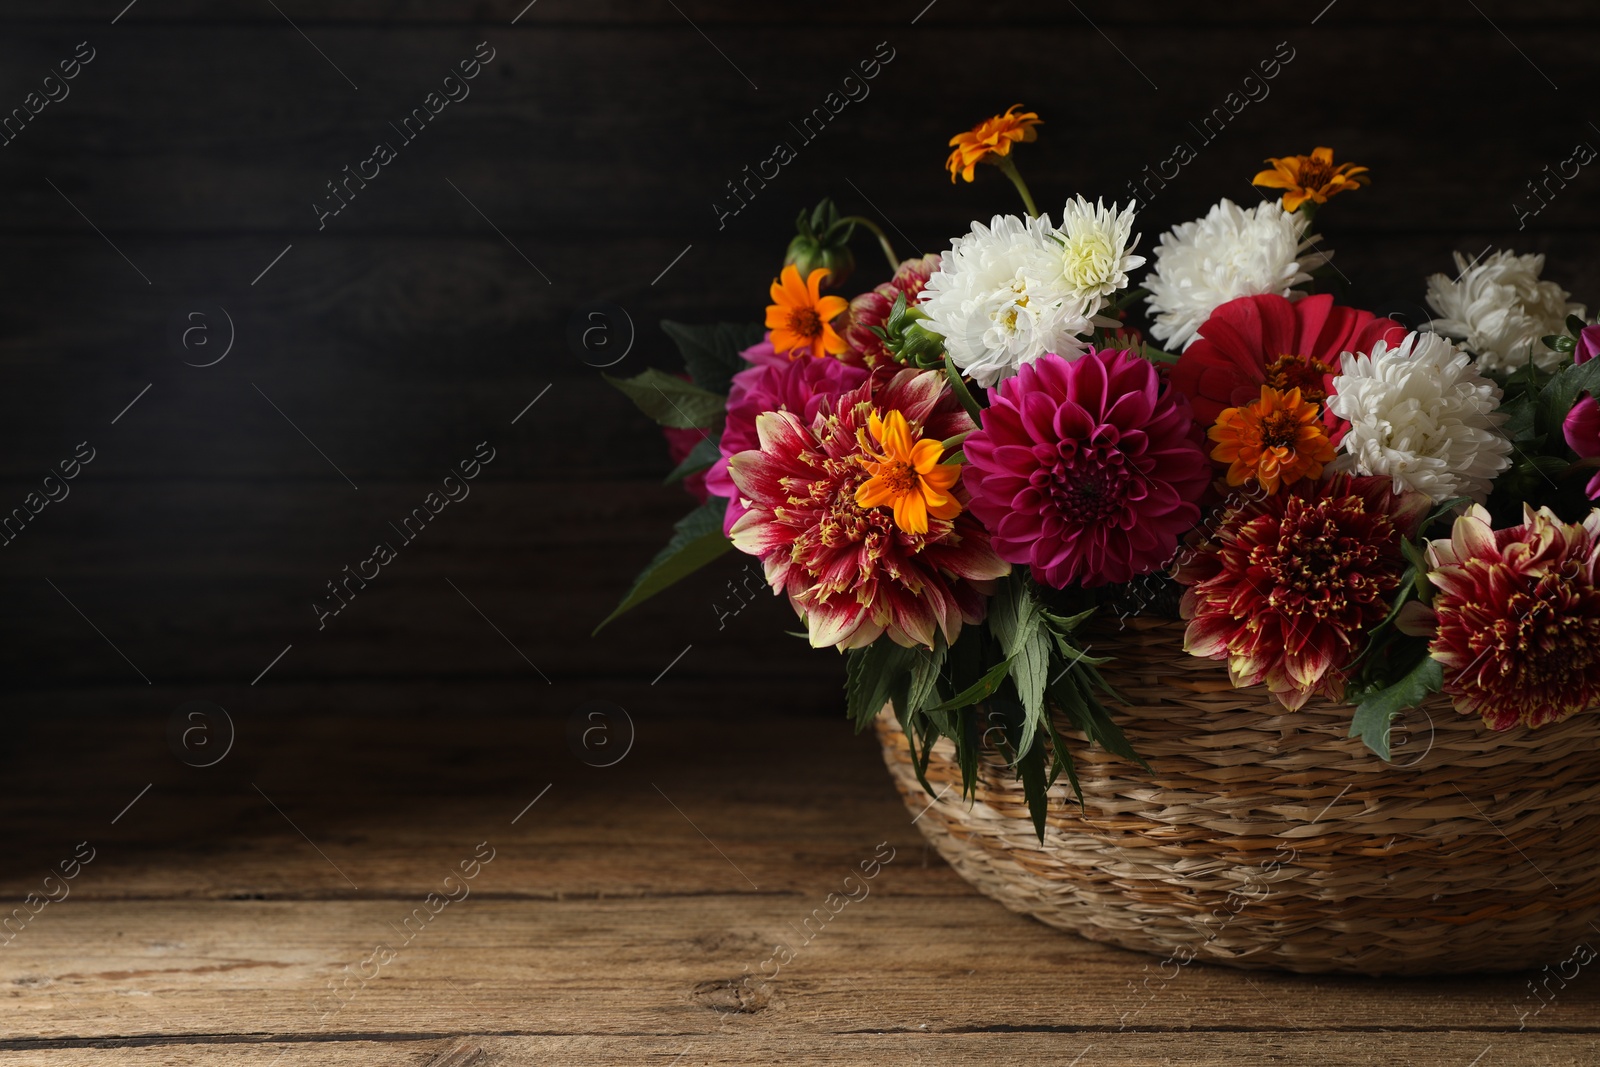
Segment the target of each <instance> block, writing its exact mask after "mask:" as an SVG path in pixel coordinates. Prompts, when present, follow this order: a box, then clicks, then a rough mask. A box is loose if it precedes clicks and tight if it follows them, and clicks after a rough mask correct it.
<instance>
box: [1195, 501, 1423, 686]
mask: <svg viewBox="0 0 1600 1067" xmlns="http://www.w3.org/2000/svg"><path fill="white" fill-rule="evenodd" d="M1431 506H1432V503H1431V501H1430V500H1429V498H1428V497H1427V495H1426V494H1424V493H1416V492H1406V493H1402V494H1396V493H1395V492H1394V491H1393V479H1391V478H1350V477H1346V476H1344V475H1336V476H1335V477H1333V478H1332V479H1330V480H1328V481H1321V482H1314V481H1309V480H1306V481H1300V482H1297V483H1295V484H1294V485H1293V486H1290V487H1288V488H1287V489H1285V490H1284V491H1283V492H1280V493H1277V494H1274V495H1272V496H1267V497H1262V498H1259V499H1253V500H1248V501H1246V502H1244V503H1241V504H1237V505H1235V506H1233V507H1231V508H1229V509H1228V510H1227V511H1225V512H1224V513H1223V515H1222V519H1221V522H1220V524H1219V525H1218V527H1217V529H1216V532H1215V533H1214V534H1213V535H1212V537H1211V538H1210V539H1209V540H1206V541H1203V542H1202V543H1200V544H1199V545H1198V546H1196V549H1195V551H1194V553H1193V554H1192V555H1191V556H1190V557H1189V558H1188V559H1187V560H1185V561H1184V563H1183V564H1182V565H1181V566H1180V567H1179V568H1178V573H1177V575H1176V577H1177V579H1178V581H1180V582H1182V583H1183V584H1185V585H1187V586H1189V589H1187V590H1186V591H1185V592H1184V594H1183V602H1182V604H1181V605H1180V610H1181V613H1182V615H1183V617H1184V618H1185V619H1188V620H1189V628H1188V630H1187V632H1186V633H1185V634H1184V648H1185V650H1187V651H1188V652H1189V653H1191V654H1192V655H1196V656H1202V657H1207V658H1210V659H1226V660H1227V661H1228V676H1229V677H1230V678H1231V679H1232V681H1233V684H1234V685H1235V686H1246V685H1257V684H1260V683H1265V684H1266V686H1267V688H1268V689H1269V690H1271V691H1272V695H1273V696H1275V697H1277V698H1278V702H1279V703H1281V704H1282V705H1283V706H1284V707H1285V708H1287V709H1288V710H1290V711H1294V710H1296V709H1297V708H1299V707H1300V706H1301V705H1302V704H1304V703H1305V702H1306V700H1307V699H1309V698H1310V697H1311V695H1312V694H1313V693H1321V694H1322V695H1324V696H1326V697H1328V698H1329V699H1330V700H1338V699H1340V698H1341V697H1342V696H1343V695H1344V676H1343V670H1344V668H1345V667H1347V666H1348V665H1349V664H1350V661H1351V660H1352V659H1354V658H1355V655H1356V653H1357V652H1358V651H1360V649H1361V647H1362V645H1363V643H1364V642H1365V641H1366V631H1367V629H1368V628H1369V627H1371V626H1373V625H1375V624H1376V623H1378V622H1379V621H1381V620H1382V619H1383V618H1384V616H1385V615H1386V614H1388V611H1389V603H1390V601H1391V599H1392V598H1393V596H1394V592H1395V590H1396V589H1398V588H1399V586H1400V579H1401V576H1402V575H1403V573H1404V572H1405V569H1406V560H1405V556H1404V555H1402V554H1401V552H1400V538H1401V537H1408V538H1409V537H1415V536H1416V535H1417V532H1418V528H1419V527H1420V526H1421V524H1422V520H1423V517H1424V516H1425V515H1426V514H1427V512H1428V509H1429V508H1430V507H1431Z"/></svg>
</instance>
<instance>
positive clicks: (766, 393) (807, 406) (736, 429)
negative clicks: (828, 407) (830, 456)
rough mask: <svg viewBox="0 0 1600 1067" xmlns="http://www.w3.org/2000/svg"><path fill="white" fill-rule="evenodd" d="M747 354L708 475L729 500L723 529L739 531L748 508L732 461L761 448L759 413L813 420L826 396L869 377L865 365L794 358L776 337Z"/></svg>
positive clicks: (732, 389) (709, 482)
mask: <svg viewBox="0 0 1600 1067" xmlns="http://www.w3.org/2000/svg"><path fill="white" fill-rule="evenodd" d="M742 354H743V356H744V358H745V359H746V360H747V361H749V362H750V363H751V364H752V366H750V367H749V368H748V369H747V370H742V371H740V372H739V373H738V374H735V375H734V376H733V384H732V386H731V387H730V388H729V390H728V417H727V420H726V422H725V423H724V425H723V428H722V440H721V441H720V442H719V451H721V453H722V455H721V457H720V458H719V459H718V460H717V461H716V462H715V463H714V464H712V465H711V469H710V470H708V471H706V477H705V485H706V487H707V488H708V489H709V490H710V491H711V492H712V493H715V494H716V495H717V496H722V497H727V498H728V511H727V514H726V515H724V516H723V520H722V532H723V533H728V532H729V531H731V530H732V529H733V524H734V523H735V522H737V521H738V519H739V516H741V515H743V514H744V510H745V509H744V504H743V502H742V501H741V500H740V497H739V488H738V486H736V485H734V484H733V478H732V477H731V476H730V475H729V474H728V460H729V459H731V458H732V457H733V456H736V455H738V454H739V453H740V452H744V451H747V450H749V449H752V448H759V447H760V446H761V442H760V439H759V438H758V437H757V436H756V419H757V417H759V416H760V415H761V414H762V413H764V412H768V411H792V412H794V413H795V414H797V415H799V416H800V419H801V421H802V422H804V423H807V424H809V423H810V422H811V420H812V418H813V417H814V416H815V415H816V413H817V409H818V408H819V407H820V406H821V404H822V402H823V401H824V400H832V399H835V398H837V397H838V396H839V395H840V394H841V393H844V392H847V391H848V390H851V389H854V388H855V387H856V386H858V385H860V384H861V383H862V382H864V381H866V379H867V372H866V371H865V370H864V369H863V368H861V367H853V366H850V365H848V364H845V363H841V362H840V361H839V360H837V359H831V358H829V359H812V358H810V357H806V358H801V359H790V358H789V357H788V356H785V355H782V354H780V353H779V352H777V351H776V350H775V349H774V348H773V347H772V340H771V336H770V335H769V336H768V337H767V338H766V339H764V340H763V341H762V342H761V343H760V344H758V345H752V346H750V347H749V348H747V349H745V350H744V352H743V353H742Z"/></svg>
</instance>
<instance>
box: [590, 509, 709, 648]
mask: <svg viewBox="0 0 1600 1067" xmlns="http://www.w3.org/2000/svg"><path fill="white" fill-rule="evenodd" d="M727 510H728V502H727V501H726V500H725V499H723V498H722V497H719V496H714V497H712V498H711V499H710V500H707V501H706V502H705V503H704V504H701V505H700V506H699V507H698V508H695V509H694V510H693V511H691V512H689V514H687V515H685V516H684V517H683V518H681V519H679V520H678V523H677V525H676V526H674V527H673V532H672V540H670V541H668V542H667V547H665V548H663V549H662V550H661V551H660V552H658V553H656V557H655V559H652V560H651V561H650V563H649V564H648V565H647V566H646V567H645V569H644V570H643V571H641V572H640V573H639V577H637V578H635V579H634V580H633V586H632V587H631V588H630V589H629V590H628V593H627V595H626V596H624V597H623V598H622V603H620V604H618V605H617V606H616V608H614V609H613V610H612V612H611V614H610V615H607V616H606V617H605V618H604V619H602V620H600V625H599V626H596V627H595V628H594V633H596V634H597V633H599V632H600V630H601V628H602V627H604V626H605V625H606V623H608V622H610V621H611V620H612V619H614V618H616V617H617V616H618V615H621V614H622V613H623V612H625V611H627V610H629V609H630V608H632V607H635V606H636V605H638V604H641V603H643V602H644V601H646V600H649V599H650V598H651V597H653V596H655V595H656V594H657V593H659V592H661V590H663V589H665V588H667V587H668V586H670V585H672V584H673V583H674V582H676V581H678V580H679V579H680V578H683V577H685V576H686V575H689V574H693V573H694V572H695V571H697V570H699V569H700V568H701V567H704V566H705V565H706V564H707V563H710V562H711V561H712V560H714V559H716V558H717V557H718V556H720V555H722V554H723V553H725V552H727V551H729V550H730V549H732V548H733V542H732V541H729V540H728V538H727V536H726V535H725V534H724V533H723V532H722V518H723V515H724V514H725V513H726V512H727ZM590 636H591V637H592V636H593V634H591V635H590Z"/></svg>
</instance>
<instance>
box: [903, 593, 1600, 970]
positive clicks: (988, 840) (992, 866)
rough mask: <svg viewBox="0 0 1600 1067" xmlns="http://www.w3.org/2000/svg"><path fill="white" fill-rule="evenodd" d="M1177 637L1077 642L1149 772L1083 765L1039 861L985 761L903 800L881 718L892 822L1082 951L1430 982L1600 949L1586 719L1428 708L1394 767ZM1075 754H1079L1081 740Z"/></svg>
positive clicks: (1334, 720) (1146, 633) (1398, 750)
mask: <svg viewBox="0 0 1600 1067" xmlns="http://www.w3.org/2000/svg"><path fill="white" fill-rule="evenodd" d="M1182 627H1183V624H1182V623H1179V622H1176V621H1171V620H1162V619H1130V620H1128V625H1127V628H1126V629H1123V630H1120V631H1117V632H1110V631H1109V630H1103V631H1102V632H1100V633H1096V634H1092V635H1090V640H1091V642H1092V647H1093V650H1094V652H1095V654H1096V655H1102V654H1110V655H1112V656H1115V657H1116V659H1115V661H1114V662H1113V663H1111V664H1108V665H1107V666H1106V667H1105V668H1104V673H1105V676H1106V680H1107V681H1108V682H1109V683H1110V684H1111V686H1112V687H1113V688H1115V689H1116V690H1117V691H1118V693H1120V694H1121V696H1122V697H1123V698H1124V699H1125V700H1127V701H1128V702H1129V704H1130V705H1131V706H1127V707H1124V706H1121V705H1114V706H1113V711H1114V713H1115V714H1116V716H1117V719H1118V722H1119V723H1120V724H1121V726H1122V728H1123V730H1124V731H1125V732H1126V733H1127V735H1128V738H1129V739H1130V740H1131V741H1132V743H1133V745H1134V748H1135V749H1136V750H1137V751H1138V752H1139V753H1140V754H1141V755H1143V756H1144V757H1145V759H1147V760H1148V761H1149V763H1150V766H1151V767H1152V768H1153V769H1154V772H1155V773H1154V774H1153V775H1150V774H1146V773H1145V772H1144V771H1142V770H1141V769H1140V768H1139V767H1137V766H1134V765H1132V764H1129V763H1128V762H1126V761H1124V760H1121V759H1119V758H1117V757H1115V756H1112V755H1110V754H1108V753H1105V752H1103V751H1100V750H1098V749H1095V750H1090V749H1088V748H1087V747H1077V749H1076V756H1077V769H1078V775H1079V778H1080V781H1081V782H1082V786H1083V797H1084V806H1083V808H1081V809H1080V808H1079V806H1078V804H1077V803H1076V801H1075V799H1074V798H1073V795H1072V793H1071V788H1070V786H1069V785H1068V784H1067V783H1066V781H1065V780H1062V781H1060V782H1058V783H1057V784H1056V785H1055V786H1054V787H1053V788H1052V789H1051V797H1050V813H1049V822H1048V825H1047V828H1046V834H1045V841H1044V844H1043V845H1041V844H1040V843H1039V840H1038V838H1037V836H1036V835H1035V833H1034V829H1033V824H1032V822H1031V821H1030V819H1029V817H1028V808H1027V803H1026V801H1025V800H1024V797H1023V793H1022V788H1021V785H1020V784H1019V783H1018V782H1017V781H1016V780H1015V779H1014V777H1013V776H1012V774H1011V772H1010V771H1009V770H1007V769H1006V768H1005V766H1004V764H1003V762H1002V760H1001V758H1000V757H999V756H998V755H996V754H995V753H993V752H991V751H986V752H985V753H984V756H983V761H982V765H981V768H980V782H979V785H978V788H977V795H976V798H975V799H974V800H973V801H972V802H971V803H970V804H969V803H968V802H967V801H965V800H964V799H962V795H961V786H960V782H961V775H960V770H959V768H958V767H957V765H956V763H955V760H954V753H953V750H952V748H951V746H950V743H949V742H948V741H941V742H939V744H938V745H937V746H935V748H934V751H933V755H932V759H931V761H930V764H929V767H928V772H927V773H928V780H929V782H930V784H932V786H933V788H934V791H935V792H936V793H937V794H938V795H939V798H940V799H937V800H934V799H933V798H931V797H929V796H928V794H927V793H926V792H925V791H924V790H923V788H922V786H921V785H920V784H919V783H918V782H917V779H916V776H915V774H914V773H913V769H912V766H911V763H910V754H909V751H908V748H907V745H906V739H905V735H904V734H903V733H901V731H900V728H899V725H898V724H897V723H896V722H895V720H894V718H893V717H892V716H891V715H890V714H888V712H887V710H886V711H885V712H884V713H883V714H880V715H879V717H878V721H877V728H878V736H879V739H880V740H881V741H882V743H883V752H884V761H885V762H886V763H887V764H888V766H889V770H890V773H891V774H892V775H893V777H894V779H895V783H896V784H897V785H898V786H899V788H900V793H901V796H902V797H903V798H904V800H905V803H906V807H907V808H908V809H909V810H910V811H912V812H913V813H917V812H922V813H923V814H921V815H920V816H919V817H918V818H917V820H916V824H917V825H918V826H919V827H921V829H922V832H923V834H924V835H926V836H927V838H928V839H929V841H931V842H932V843H933V844H934V846H935V847H937V848H938V850H939V852H940V854H941V855H943V856H944V858H945V859H946V860H948V861H949V862H950V864H951V866H953V867H954V868H955V869H956V870H957V871H958V872H959V873H960V874H961V876H962V877H963V878H965V879H967V880H968V881H969V882H971V883H972V884H973V885H975V886H977V887H978V889H980V890H982V891H983V892H984V893H986V894H988V895H989V896H991V897H993V898H994V899H996V900H998V901H999V902H1000V903H1002V904H1004V905H1005V906H1006V907H1008V908H1010V909H1012V910H1013V911H1018V912H1022V913H1024V914H1027V915H1032V916H1033V917H1035V918H1037V919H1039V920H1041V921H1043V922H1045V923H1048V924H1050V925H1051V926H1056V927H1060V928H1062V929H1065V930H1071V931H1073V932H1075V933H1078V934H1081V935H1083V936H1084V937H1088V938H1092V939H1093V940H1096V941H1107V942H1110V943H1112V944H1116V945H1121V946H1123V947H1125V948H1130V949H1138V950H1141V951H1144V952H1150V953H1156V954H1159V955H1162V956H1166V957H1168V962H1169V963H1175V964H1182V963H1186V962H1188V961H1189V960H1190V959H1199V960H1204V961H1209V962H1214V963H1223V964H1228V965H1230V966H1234V967H1249V968H1278V969H1282V970H1289V971H1301V972H1313V973H1318V972H1355V973H1365V974H1427V973H1437V972H1445V971H1460V970H1482V971H1489V970H1513V969H1519V968H1524V967H1530V966H1533V967H1537V966H1540V965H1542V964H1547V963H1554V962H1556V961H1559V960H1561V959H1562V958H1564V957H1566V956H1567V955H1569V954H1570V953H1571V951H1572V950H1573V948H1574V946H1575V945H1576V944H1578V943H1579V942H1583V941H1585V940H1590V939H1593V938H1596V937H1600V714H1586V715H1579V716H1575V717H1574V718H1571V719H1568V720H1567V721H1566V722H1562V723H1557V724H1555V725H1553V726H1547V727H1545V728H1543V729H1540V730H1537V731H1530V730H1525V729H1522V728H1517V729H1514V730H1510V731H1506V732H1504V733H1493V732H1491V731H1489V730H1487V729H1486V728H1485V727H1484V726H1483V725H1482V723H1481V722H1479V721H1478V719H1477V718H1476V717H1468V716H1463V715H1460V714H1459V713H1457V712H1456V711H1455V710H1454V709H1452V708H1451V707H1450V706H1449V704H1448V702H1446V701H1444V700H1443V699H1442V698H1435V699H1434V700H1433V701H1430V702H1429V703H1428V704H1426V705H1424V706H1423V707H1421V708H1418V709H1415V710H1414V711H1413V712H1411V713H1409V714H1408V715H1407V716H1405V717H1403V718H1402V720H1401V721H1399V722H1397V723H1396V725H1395V728H1394V731H1393V734H1392V737H1391V743H1392V751H1393V755H1394V762H1392V763H1384V762H1383V761H1382V760H1380V759H1378V758H1377V757H1376V756H1374V755H1372V754H1371V753H1370V752H1368V751H1367V750H1366V748H1365V747H1364V746H1363V745H1362V743H1361V741H1360V740H1359V739H1351V738H1347V737H1346V736H1345V735H1346V733H1347V732H1348V730H1349V722H1350V710H1349V709H1348V708H1347V707H1344V706H1336V705H1331V704H1328V703H1326V702H1320V703H1319V702H1313V703H1310V704H1308V705H1307V706H1306V707H1305V708H1303V709H1301V710H1300V711H1298V712H1292V713H1285V712H1284V711H1283V710H1282V709H1281V708H1279V707H1278V705H1277V704H1275V703H1274V702H1273V701H1272V699H1271V698H1270V697H1269V696H1268V695H1267V693H1266V691H1265V690H1264V689H1261V688H1251V689H1242V690H1236V689H1233V688H1232V687H1231V686H1230V685H1229V683H1228V679H1227V675H1226V672H1225V671H1223V670H1222V668H1221V667H1220V666H1219V665H1218V664H1216V663H1213V662H1209V661H1204V660H1199V659H1195V658H1193V657H1191V656H1188V655H1185V654H1184V653H1183V652H1182V651H1181V649H1182V632H1183V629H1182ZM1078 739H1079V740H1080V741H1081V736H1080V737H1079V738H1078Z"/></svg>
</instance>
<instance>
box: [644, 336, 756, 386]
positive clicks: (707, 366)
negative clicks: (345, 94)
mask: <svg viewBox="0 0 1600 1067" xmlns="http://www.w3.org/2000/svg"><path fill="white" fill-rule="evenodd" d="M661 328H662V329H663V330H665V331H666V333H667V336H668V337H670V338H672V341H673V343H674V344H675V345H677V346H678V352H679V353H680V354H682V356H683V364H684V368H685V369H686V370H688V372H689V377H690V378H693V379H694V384H696V385H698V386H699V387H700V388H702V389H705V390H708V391H710V392H713V393H722V394H726V393H727V392H728V389H729V387H730V385H731V383H732V381H733V376H734V375H735V374H737V373H739V372H740V371H742V370H745V369H747V368H748V367H749V366H750V363H749V362H748V361H747V360H746V359H745V358H744V356H743V355H742V354H741V353H743V352H744V350H745V349H747V348H749V347H751V346H752V345H755V344H759V343H760V341H761V338H762V337H763V336H764V335H765V331H764V330H763V329H762V328H761V327H760V326H758V325H756V324H754V323H743V322H713V323H705V324H700V325H688V324H686V323H682V322H663V323H662V324H661Z"/></svg>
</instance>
